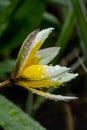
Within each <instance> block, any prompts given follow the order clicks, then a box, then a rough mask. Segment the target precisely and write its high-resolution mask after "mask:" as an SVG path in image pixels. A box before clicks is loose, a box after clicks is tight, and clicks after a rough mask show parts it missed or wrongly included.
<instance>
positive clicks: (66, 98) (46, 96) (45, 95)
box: [27, 88, 78, 101]
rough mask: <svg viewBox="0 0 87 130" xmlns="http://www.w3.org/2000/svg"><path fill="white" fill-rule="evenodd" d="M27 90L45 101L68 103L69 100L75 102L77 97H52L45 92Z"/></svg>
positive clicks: (52, 95)
mask: <svg viewBox="0 0 87 130" xmlns="http://www.w3.org/2000/svg"><path fill="white" fill-rule="evenodd" d="M27 89H28V90H30V91H32V92H33V93H35V94H37V95H40V96H42V97H44V98H46V99H50V100H54V101H70V100H76V99H78V97H73V96H62V95H54V94H50V93H47V92H43V91H39V90H37V89H33V88H27Z"/></svg>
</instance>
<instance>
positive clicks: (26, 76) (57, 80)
mask: <svg viewBox="0 0 87 130" xmlns="http://www.w3.org/2000/svg"><path fill="white" fill-rule="evenodd" d="M52 30H53V28H48V29H44V30H42V31H39V30H35V31H33V32H32V33H31V34H30V35H29V36H28V37H27V38H26V39H25V41H24V43H23V45H22V47H21V49H20V51H19V54H18V58H17V61H16V67H15V69H14V72H13V73H12V75H11V79H12V80H13V82H14V84H16V85H20V86H23V87H25V88H27V89H28V90H30V91H32V92H33V93H35V94H37V95H41V96H43V97H45V98H47V99H52V100H55V101H58V100H65V101H68V100H74V99H77V97H69V96H61V95H54V94H50V93H47V92H43V91H41V90H40V89H41V88H44V87H46V88H49V87H59V86H60V85H61V84H63V83H65V82H67V81H70V80H71V79H73V78H75V77H76V76H77V75H78V74H73V73H69V70H70V68H67V67H61V66H59V65H56V66H49V65H47V64H48V63H49V62H50V61H51V60H52V59H53V58H54V57H55V56H56V55H57V54H58V52H59V49H60V48H59V47H50V48H46V49H42V50H39V49H40V47H41V46H42V44H43V42H44V41H45V39H46V38H47V37H48V35H49V34H50V33H51V32H52Z"/></svg>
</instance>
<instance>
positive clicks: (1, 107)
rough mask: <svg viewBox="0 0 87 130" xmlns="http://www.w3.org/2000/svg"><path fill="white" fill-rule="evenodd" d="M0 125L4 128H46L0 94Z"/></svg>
mask: <svg viewBox="0 0 87 130" xmlns="http://www.w3.org/2000/svg"><path fill="white" fill-rule="evenodd" d="M0 125H1V126H2V127H3V128H4V130H46V129H45V128H43V127H42V126H41V125H40V124H39V123H37V122H36V121H34V120H33V119H32V118H30V117H28V116H27V115H26V114H25V113H24V112H23V111H22V110H21V109H19V108H18V107H17V106H15V105H14V104H13V103H11V102H10V101H9V100H7V99H6V98H5V97H3V96H1V95H0Z"/></svg>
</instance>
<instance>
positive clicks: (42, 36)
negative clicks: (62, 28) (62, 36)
mask: <svg viewBox="0 0 87 130" xmlns="http://www.w3.org/2000/svg"><path fill="white" fill-rule="evenodd" d="M53 29H54V28H47V29H44V30H42V31H40V32H38V34H37V36H36V38H35V40H34V45H33V47H34V46H36V44H37V43H39V42H42V43H43V42H44V41H45V39H46V38H47V37H48V35H49V34H50V33H51V32H52V30H53Z"/></svg>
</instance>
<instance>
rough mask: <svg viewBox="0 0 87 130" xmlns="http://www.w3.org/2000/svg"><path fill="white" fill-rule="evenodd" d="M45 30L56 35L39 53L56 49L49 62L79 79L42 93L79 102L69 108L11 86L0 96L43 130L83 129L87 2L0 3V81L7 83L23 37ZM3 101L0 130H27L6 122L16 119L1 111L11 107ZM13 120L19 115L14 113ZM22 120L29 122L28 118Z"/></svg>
mask: <svg viewBox="0 0 87 130" xmlns="http://www.w3.org/2000/svg"><path fill="white" fill-rule="evenodd" d="M48 27H54V28H55V30H54V31H53V32H52V34H51V35H50V37H49V38H48V39H47V40H46V42H45V43H44V45H43V46H42V48H46V47H50V46H59V47H61V50H60V53H59V55H58V56H57V57H56V58H55V59H54V60H53V61H52V62H51V63H52V64H53V65H55V64H59V65H61V66H67V67H71V72H77V73H79V76H78V77H77V78H76V79H74V80H72V81H71V82H69V83H67V84H63V85H62V86H61V87H60V88H58V89H57V88H56V89H48V90H47V91H50V92H52V93H55V94H62V95H76V96H78V97H79V99H78V100H76V101H71V102H69V103H64V102H53V101H49V100H45V99H43V98H42V97H39V96H36V95H34V94H32V93H30V92H28V91H27V90H26V89H24V88H22V87H20V86H14V85H12V86H10V87H9V86H8V87H4V88H1V89H0V94H1V95H4V96H5V97H6V98H7V99H9V100H10V101H12V102H13V103H14V104H16V106H18V107H20V108H21V109H22V111H24V112H25V113H27V115H28V116H29V117H30V119H31V118H32V119H34V120H37V121H38V122H39V123H40V124H42V126H44V127H45V128H46V129H48V130H86V129H87V67H86V66H87V1H86V0H0V81H4V80H6V79H8V78H9V76H10V73H11V72H12V70H13V68H14V66H15V61H16V57H17V54H18V51H19V48H20V46H21V44H22V42H23V41H24V39H25V38H26V36H27V35H28V34H29V33H30V32H32V31H33V30H35V29H38V28H39V29H44V28H48ZM7 99H3V98H2V96H1V97H0V102H2V103H1V104H0V108H1V109H0V126H1V127H0V130H22V129H25V130H29V129H28V128H25V127H26V126H27V125H25V126H23V127H19V126H21V125H23V124H24V123H23V122H21V121H20V120H19V122H21V124H17V128H16V127H13V126H14V123H15V122H17V120H15V117H14V118H12V120H9V121H8V122H7V120H8V119H9V118H10V117H11V116H14V115H15V114H14V112H13V114H12V115H11V114H9V113H10V111H11V109H6V110H8V111H6V110H5V108H10V105H9V101H8V100H7ZM4 100H6V101H4ZM2 104H4V105H2ZM13 107H14V106H13ZM15 110H16V108H15V107H14V111H15ZM2 111H3V112H2ZM6 113H8V115H6ZM22 114H23V113H22ZM20 115H21V114H20ZM6 116H7V117H8V118H6ZM16 116H18V115H17V114H16ZM21 116H22V115H21ZM21 116H20V117H21ZM20 117H19V118H20ZM27 118H28V117H27ZM25 119H26V117H25ZM30 119H29V122H30ZM13 120H15V122H14V121H13ZM26 120H27V122H28V119H26ZM5 122H7V124H5ZM19 122H18V123H19ZM31 122H32V121H31ZM12 123H13V124H12ZM30 124H32V123H30ZM30 124H29V125H30ZM32 126H34V124H32ZM39 127H40V126H37V128H36V125H35V128H33V127H30V130H33V129H34V130H39V129H40V130H43V129H44V128H42V127H41V128H39Z"/></svg>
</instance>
